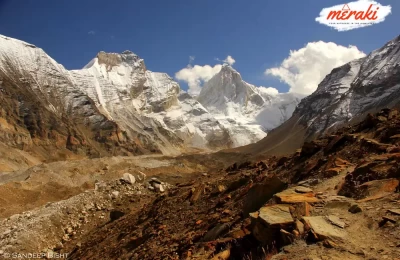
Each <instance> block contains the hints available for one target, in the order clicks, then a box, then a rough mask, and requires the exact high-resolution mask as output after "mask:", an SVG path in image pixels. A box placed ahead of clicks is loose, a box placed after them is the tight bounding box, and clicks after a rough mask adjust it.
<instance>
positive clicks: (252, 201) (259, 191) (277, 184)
mask: <svg viewBox="0 0 400 260" xmlns="http://www.w3.org/2000/svg"><path fill="white" fill-rule="evenodd" d="M286 188H287V184H286V183H284V182H282V181H281V180H280V179H279V178H278V177H276V176H272V177H269V178H267V179H266V180H265V181H264V182H263V183H255V184H253V186H252V187H251V188H250V189H249V191H248V192H247V194H246V197H245V199H244V203H243V213H244V215H245V216H248V214H250V213H251V212H254V211H256V210H258V209H259V208H260V207H261V206H263V205H264V204H265V203H266V202H267V201H268V200H270V199H271V198H272V197H273V196H274V194H275V193H277V192H280V191H282V190H284V189H286Z"/></svg>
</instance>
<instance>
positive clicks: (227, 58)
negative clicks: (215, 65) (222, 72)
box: [223, 55, 236, 66]
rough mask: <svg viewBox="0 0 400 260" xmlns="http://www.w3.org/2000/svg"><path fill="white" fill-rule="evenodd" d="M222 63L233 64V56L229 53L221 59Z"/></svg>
mask: <svg viewBox="0 0 400 260" xmlns="http://www.w3.org/2000/svg"><path fill="white" fill-rule="evenodd" d="M223 62H224V63H228V64H229V65H231V66H232V65H233V64H234V63H235V62H236V61H235V59H234V58H232V56H231V55H228V57H226V59H225V60H223Z"/></svg>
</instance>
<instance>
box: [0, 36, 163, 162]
mask: <svg viewBox="0 0 400 260" xmlns="http://www.w3.org/2000/svg"><path fill="white" fill-rule="evenodd" d="M0 46H1V48H0V88H1V89H0V99H1V118H0V122H1V123H0V125H1V126H0V137H1V138H0V142H4V143H5V144H7V145H10V146H13V147H18V148H21V147H23V148H24V149H28V148H29V147H30V148H32V147H36V146H37V147H41V148H40V149H42V150H40V151H36V153H39V154H40V155H43V156H44V157H48V156H53V155H55V156H56V157H57V156H58V157H60V156H61V157H65V156H66V157H68V156H70V155H69V154H68V151H74V153H78V154H84V155H90V156H100V155H107V154H132V153H134V154H136V153H143V152H146V151H157V147H155V146H151V145H147V144H146V145H145V142H144V141H143V142H139V141H137V142H132V140H127V138H126V136H125V135H123V133H122V131H121V130H120V128H119V127H118V125H117V124H116V123H115V122H114V121H112V120H109V119H107V117H105V116H104V115H103V113H102V112H100V111H99V109H98V108H97V107H96V105H95V104H94V102H93V101H92V100H91V99H90V98H89V97H88V96H87V94H86V93H85V92H83V91H81V90H80V89H79V88H78V87H77V86H76V85H75V83H74V82H75V79H74V78H73V77H72V76H71V74H70V73H69V71H68V70H66V69H65V68H64V67H63V66H62V65H60V64H58V63H57V62H56V61H55V60H53V59H52V58H51V57H49V56H48V55H47V54H46V53H45V52H44V51H43V50H42V49H40V48H38V47H36V46H34V45H32V44H28V43H26V42H23V41H19V40H16V39H12V38H9V37H5V36H1V35H0ZM54 149H55V150H56V151H57V152H54ZM63 149H65V150H63ZM58 152H59V153H62V154H59V155H56V154H57V153H58ZM65 152H66V153H65Z"/></svg>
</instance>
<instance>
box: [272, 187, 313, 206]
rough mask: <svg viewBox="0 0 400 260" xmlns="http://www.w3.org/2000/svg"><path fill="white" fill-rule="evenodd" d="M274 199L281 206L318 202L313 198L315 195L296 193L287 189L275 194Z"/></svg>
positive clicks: (311, 193)
mask: <svg viewBox="0 0 400 260" xmlns="http://www.w3.org/2000/svg"><path fill="white" fill-rule="evenodd" d="M275 198H276V199H277V201H278V203H283V204H286V203H288V204H292V203H299V202H308V203H315V202H318V201H319V199H318V198H316V197H315V194H314V193H313V192H308V193H297V192H296V191H295V189H288V190H285V191H282V192H279V193H277V194H275Z"/></svg>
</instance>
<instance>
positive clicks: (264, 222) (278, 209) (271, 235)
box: [250, 204, 294, 245]
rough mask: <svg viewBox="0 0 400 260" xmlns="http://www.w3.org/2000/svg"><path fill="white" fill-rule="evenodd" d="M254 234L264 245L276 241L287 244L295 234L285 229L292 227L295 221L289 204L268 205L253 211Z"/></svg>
mask: <svg viewBox="0 0 400 260" xmlns="http://www.w3.org/2000/svg"><path fill="white" fill-rule="evenodd" d="M250 217H251V219H252V234H253V236H254V237H255V238H256V239H257V240H258V241H260V242H261V243H262V244H264V245H270V244H271V243H273V242H274V241H278V243H279V244H281V245H285V244H287V243H288V242H289V241H291V239H292V238H293V235H292V234H290V233H289V232H287V231H286V230H285V232H283V231H281V230H284V229H287V228H289V229H291V228H292V225H293V223H294V220H293V218H292V215H291V214H290V209H289V205H281V204H275V205H268V206H265V207H262V208H260V210H259V211H258V212H255V213H251V214H250Z"/></svg>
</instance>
